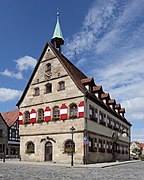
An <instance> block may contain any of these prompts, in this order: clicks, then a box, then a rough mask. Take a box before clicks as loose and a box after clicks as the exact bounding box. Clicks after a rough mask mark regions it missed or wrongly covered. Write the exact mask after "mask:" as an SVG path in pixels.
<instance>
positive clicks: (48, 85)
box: [45, 83, 52, 94]
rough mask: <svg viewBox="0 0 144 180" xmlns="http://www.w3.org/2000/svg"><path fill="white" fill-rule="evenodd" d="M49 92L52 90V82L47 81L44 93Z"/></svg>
mask: <svg viewBox="0 0 144 180" xmlns="http://www.w3.org/2000/svg"><path fill="white" fill-rule="evenodd" d="M51 92H52V84H50V83H47V84H46V85H45V93H46V94H47V93H51Z"/></svg>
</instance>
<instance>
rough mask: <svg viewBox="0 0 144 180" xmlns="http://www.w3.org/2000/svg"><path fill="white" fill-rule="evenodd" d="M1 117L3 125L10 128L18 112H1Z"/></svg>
mask: <svg viewBox="0 0 144 180" xmlns="http://www.w3.org/2000/svg"><path fill="white" fill-rule="evenodd" d="M1 115H2V117H3V119H4V121H5V123H6V124H7V126H8V127H11V126H12V125H13V124H14V123H15V122H16V120H17V119H18V117H19V110H18V109H16V110H12V111H9V112H3V113H1Z"/></svg>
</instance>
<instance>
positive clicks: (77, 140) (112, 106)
mask: <svg viewBox="0 0 144 180" xmlns="http://www.w3.org/2000/svg"><path fill="white" fill-rule="evenodd" d="M63 44H64V38H63V35H62V31H61V28H60V23H59V13H58V14H57V23H56V27H55V31H54V34H53V37H52V40H51V43H50V42H47V43H46V44H45V47H44V49H43V51H42V54H41V56H40V58H39V60H38V62H37V64H36V66H35V69H34V71H33V73H32V75H31V77H30V79H29V81H28V83H27V86H26V88H25V90H24V92H23V94H22V96H21V98H20V100H19V102H18V103H17V106H18V108H19V133H20V155H21V160H24V161H41V162H42V161H51V162H54V163H70V162H71V159H72V158H73V161H74V163H79V164H88V163H97V162H106V161H115V160H128V159H129V144H130V139H131V133H130V128H131V124H130V123H129V122H128V121H127V120H126V118H125V117H124V114H125V109H124V108H122V107H121V105H120V104H117V102H116V100H115V99H111V98H110V95H109V94H108V93H105V92H104V91H103V88H102V86H98V85H96V84H95V82H94V79H93V78H90V77H87V76H86V75H85V74H84V73H83V72H81V71H80V70H79V69H78V68H77V67H76V66H74V65H73V64H72V63H71V62H70V61H69V60H68V59H67V58H66V57H65V56H64V55H63V54H62V50H61V47H62V45H63Z"/></svg>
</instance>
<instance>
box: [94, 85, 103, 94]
mask: <svg viewBox="0 0 144 180" xmlns="http://www.w3.org/2000/svg"><path fill="white" fill-rule="evenodd" d="M99 91H100V92H102V93H103V89H102V86H93V92H99Z"/></svg>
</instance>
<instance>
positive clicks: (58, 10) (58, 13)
mask: <svg viewBox="0 0 144 180" xmlns="http://www.w3.org/2000/svg"><path fill="white" fill-rule="evenodd" d="M59 15H60V13H59V8H58V9H57V17H58V16H59Z"/></svg>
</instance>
